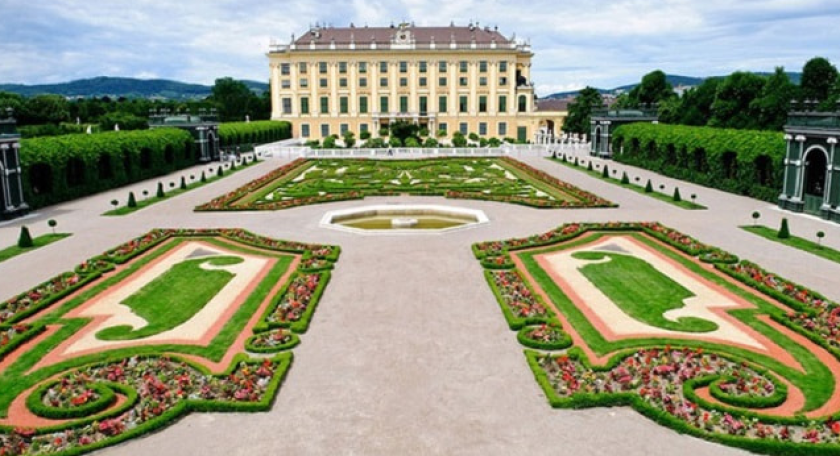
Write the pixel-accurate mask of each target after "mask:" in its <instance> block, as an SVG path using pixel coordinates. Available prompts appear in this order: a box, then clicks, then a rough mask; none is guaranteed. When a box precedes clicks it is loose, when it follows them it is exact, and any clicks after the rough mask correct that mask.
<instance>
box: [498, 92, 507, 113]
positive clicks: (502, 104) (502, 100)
mask: <svg viewBox="0 0 840 456" xmlns="http://www.w3.org/2000/svg"><path fill="white" fill-rule="evenodd" d="M498 111H499V112H507V96H506V95H499V109H498Z"/></svg>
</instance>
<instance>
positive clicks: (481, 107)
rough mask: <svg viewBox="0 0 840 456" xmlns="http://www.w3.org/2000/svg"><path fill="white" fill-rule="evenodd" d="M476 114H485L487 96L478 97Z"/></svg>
mask: <svg viewBox="0 0 840 456" xmlns="http://www.w3.org/2000/svg"><path fill="white" fill-rule="evenodd" d="M478 112H487V95H481V96H479V97H478Z"/></svg>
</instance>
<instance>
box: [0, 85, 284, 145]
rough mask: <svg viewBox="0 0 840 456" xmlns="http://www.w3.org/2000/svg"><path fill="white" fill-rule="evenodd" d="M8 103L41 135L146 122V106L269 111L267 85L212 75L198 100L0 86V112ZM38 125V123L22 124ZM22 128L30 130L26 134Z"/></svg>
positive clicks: (224, 115) (239, 113) (265, 114)
mask: <svg viewBox="0 0 840 456" xmlns="http://www.w3.org/2000/svg"><path fill="white" fill-rule="evenodd" d="M7 108H11V109H12V110H13V112H14V117H15V119H16V120H17V122H18V126H20V127H23V128H21V133H22V134H23V135H24V136H43V135H51V134H63V133H73V132H81V130H84V128H78V127H74V125H76V124H77V123H78V124H80V125H97V126H98V128H99V129H100V130H113V129H114V126H115V125H117V124H118V125H119V128H120V129H121V130H140V129H145V128H148V119H149V112H150V110H160V109H167V110H169V111H170V112H173V113H176V112H179V111H185V112H197V111H198V110H199V109H207V110H210V109H216V111H217V112H218V115H219V120H220V121H222V122H237V121H243V120H245V118H246V116H247V117H248V118H249V119H250V120H267V119H269V117H270V115H271V99H270V91H266V92H265V93H264V94H263V95H262V96H258V95H256V94H255V93H254V92H253V91H251V90H250V89H249V88H248V86H246V85H245V83H243V82H241V81H237V80H235V79H233V78H229V77H225V78H220V79H216V81H215V84H214V85H213V87H212V91H211V94H210V96H208V97H207V98H205V99H203V100H195V101H171V100H151V99H145V98H132V99H128V98H124V97H119V98H116V99H114V98H111V97H107V96H105V97H99V98H97V97H92V98H76V99H67V98H66V97H64V96H62V95H52V94H43V95H36V96H33V97H24V96H22V95H18V94H14V93H9V92H0V116H3V115H4V113H5V112H6V110H7ZM34 126H39V127H37V128H27V127H34ZM27 132H31V133H32V134H29V135H27Z"/></svg>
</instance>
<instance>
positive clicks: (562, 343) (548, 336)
mask: <svg viewBox="0 0 840 456" xmlns="http://www.w3.org/2000/svg"><path fill="white" fill-rule="evenodd" d="M516 339H517V340H518V341H519V343H521V344H522V345H524V346H526V347H530V348H536V349H539V350H562V349H564V348H568V347H570V346H571V345H572V338H571V337H570V336H569V335H568V334H566V332H565V331H563V328H562V326H561V325H560V322H558V321H551V322H549V323H543V324H541V325H539V326H526V327H524V328H522V329H520V330H519V332H518V333H517V334H516Z"/></svg>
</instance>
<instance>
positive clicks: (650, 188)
mask: <svg viewBox="0 0 840 456" xmlns="http://www.w3.org/2000/svg"><path fill="white" fill-rule="evenodd" d="M645 193H653V184H651V183H650V179H648V181H647V184H645Z"/></svg>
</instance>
